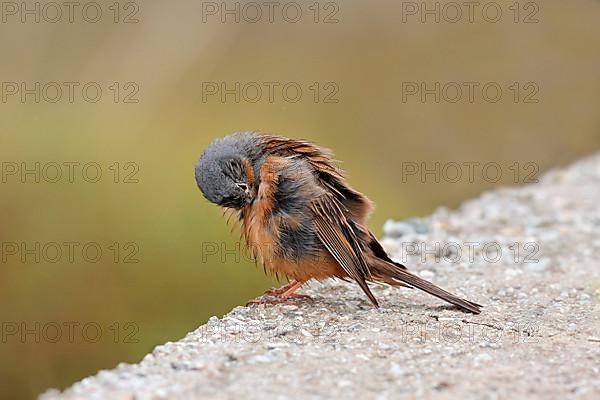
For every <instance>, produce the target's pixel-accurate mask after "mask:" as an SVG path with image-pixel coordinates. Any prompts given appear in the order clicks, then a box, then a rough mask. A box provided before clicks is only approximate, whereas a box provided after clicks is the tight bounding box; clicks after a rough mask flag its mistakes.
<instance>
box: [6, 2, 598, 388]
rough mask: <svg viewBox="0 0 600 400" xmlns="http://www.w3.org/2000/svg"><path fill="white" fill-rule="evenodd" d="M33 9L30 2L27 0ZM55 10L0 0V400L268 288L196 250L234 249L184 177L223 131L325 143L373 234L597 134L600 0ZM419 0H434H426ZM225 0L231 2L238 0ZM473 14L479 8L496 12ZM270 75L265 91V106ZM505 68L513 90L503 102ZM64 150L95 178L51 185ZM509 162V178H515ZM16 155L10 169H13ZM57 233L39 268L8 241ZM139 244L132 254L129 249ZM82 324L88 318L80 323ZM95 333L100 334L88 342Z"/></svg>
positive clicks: (104, 363) (577, 151)
mask: <svg viewBox="0 0 600 400" xmlns="http://www.w3.org/2000/svg"><path fill="white" fill-rule="evenodd" d="M35 3H36V2H29V1H28V2H25V3H23V4H25V5H26V6H28V7H30V8H31V9H34V10H35V7H36V6H35ZM47 3H48V2H41V3H38V4H39V7H41V8H40V22H39V23H38V22H35V21H34V17H32V16H28V17H27V15H26V17H27V18H26V20H25V22H22V21H21V14H19V13H17V14H16V16H15V14H13V10H12V9H11V8H8V9H5V8H6V7H5V6H4V5H3V14H2V22H0V50H1V52H0V54H1V61H0V77H1V81H2V83H3V87H2V90H3V92H2V95H3V98H2V102H1V103H0V138H1V139H0V140H1V142H0V161H1V162H2V167H3V172H4V175H3V177H2V178H3V179H2V181H1V183H0V191H1V193H2V195H1V196H0V224H1V227H2V228H1V229H0V242H1V243H2V245H3V247H2V251H3V253H2V254H0V255H1V256H2V257H3V258H2V259H1V261H0V322H1V323H2V332H1V333H2V335H1V336H2V340H1V341H0V393H2V394H3V395H4V396H5V398H10V399H18V398H31V397H34V396H36V395H37V394H39V393H40V392H42V391H43V390H44V389H46V388H49V387H58V388H65V387H67V386H68V385H70V384H72V383H73V382H75V381H77V380H79V379H81V378H83V377H85V376H87V375H90V374H94V373H95V372H96V371H98V370H99V369H103V368H112V367H114V366H115V365H116V364H118V363H119V362H120V361H126V362H137V361H139V360H140V359H141V358H142V357H143V355H144V354H145V353H147V352H150V351H151V350H152V349H153V348H154V346H156V345H157V344H160V343H163V342H165V341H169V340H176V339H178V338H181V337H182V336H184V335H185V333H186V332H188V331H190V330H193V329H195V328H196V327H197V326H199V325H200V324H202V323H203V322H205V321H206V320H207V319H208V318H209V317H210V316H212V315H222V314H223V313H225V312H227V311H228V310H230V309H231V308H232V307H234V306H236V305H241V304H244V303H245V302H246V301H247V300H248V299H250V298H252V297H254V296H256V295H258V294H260V293H261V292H262V291H263V290H265V289H266V288H268V287H270V286H273V285H274V284H276V282H273V281H271V280H270V279H269V278H267V277H265V276H263V272H262V268H259V269H256V268H254V264H253V263H251V262H249V261H247V260H244V259H243V258H240V259H238V258H237V257H236V256H235V255H234V254H225V255H224V256H223V257H221V254H217V255H208V254H207V252H206V245H207V244H210V243H216V244H217V245H220V246H227V247H226V248H227V249H234V248H235V243H236V241H237V234H233V235H230V234H229V228H228V227H227V226H226V224H225V221H224V219H223V218H222V216H221V212H220V210H219V209H218V208H217V207H215V206H214V205H211V204H209V203H208V202H207V201H205V200H204V199H203V198H202V196H201V194H200V192H199V191H198V189H197V188H196V185H195V182H194V178H193V167H194V163H195V161H196V159H197V158H198V156H199V154H200V153H201V151H202V149H203V148H204V146H205V145H206V144H207V143H209V142H210V141H211V140H213V139H214V138H216V137H219V136H223V135H225V134H227V133H230V132H233V131H239V130H254V129H258V130H262V131H265V132H275V133H280V134H283V135H287V136H292V137H302V138H306V139H310V140H313V141H316V142H317V143H319V144H321V145H323V146H326V147H329V148H332V149H333V150H334V151H335V154H336V157H337V158H338V159H339V160H343V163H342V167H343V168H344V169H345V170H346V171H347V172H348V173H349V181H350V183H351V184H352V185H353V186H354V187H355V188H357V189H358V190H360V191H363V192H365V193H366V194H368V195H369V197H370V198H371V199H372V200H374V201H375V202H376V204H377V211H376V212H375V214H374V215H373V217H372V222H371V226H372V228H373V230H374V232H375V233H376V234H378V235H380V234H381V226H382V224H383V222H385V220H386V219H388V218H396V219H401V218H407V217H411V216H415V215H426V214H429V213H431V212H432V211H433V210H434V209H435V208H436V207H438V206H441V205H444V206H448V207H455V206H457V205H458V204H460V202H461V201H463V200H464V199H467V198H470V197H473V196H475V195H477V194H478V193H480V192H482V191H484V190H488V189H491V188H493V187H498V186H502V185H514V184H515V183H517V184H519V183H522V181H523V180H524V175H526V173H528V172H530V171H531V169H527V170H525V167H524V166H525V164H526V163H535V165H536V166H539V172H540V173H541V172H543V171H544V170H546V169H548V168H549V167H552V166H557V165H564V164H566V163H568V162H570V161H572V160H575V159H577V158H578V157H581V156H582V155H585V154H589V153H591V152H594V151H596V149H598V147H599V145H600V116H599V113H598V110H599V108H600V74H599V71H600V52H598V43H599V39H600V25H599V24H598V18H599V15H600V2H598V1H592V0H588V1H584V0H581V1H570V2H566V1H561V0H548V1H544V2H539V3H534V2H529V3H528V2H520V3H517V4H518V9H519V10H520V14H519V15H518V16H517V15H516V14H515V11H514V0H511V1H506V2H505V1H499V2H496V4H498V5H500V7H501V9H502V11H503V15H502V18H501V19H500V20H499V21H498V22H496V23H492V22H489V21H487V20H486V19H485V18H483V16H482V7H479V8H478V9H476V10H475V13H474V21H473V22H470V21H469V20H468V16H467V15H463V17H462V18H460V19H459V20H458V21H457V22H454V23H452V22H449V21H448V20H450V19H453V18H454V17H455V14H454V11H453V10H450V9H443V8H440V21H439V23H437V22H435V15H433V16H431V15H430V16H428V17H427V18H426V19H425V22H423V21H422V17H421V15H420V14H417V15H416V16H415V15H409V14H406V13H405V14H403V7H405V11H407V10H408V9H406V7H407V5H406V3H407V2H399V1H377V2H366V1H358V0H345V1H344V2H325V1H323V2H317V3H316V6H315V4H314V2H306V3H305V2H298V3H295V4H296V5H299V6H300V8H301V10H302V12H303V14H302V17H301V18H300V20H299V21H298V22H296V23H292V22H289V21H288V20H292V19H293V18H295V17H294V13H293V11H294V10H292V9H288V10H287V12H289V13H288V14H285V15H283V14H282V8H283V6H284V5H285V4H286V3H287V2H282V3H279V4H280V5H281V7H279V8H276V9H275V12H274V15H273V22H270V21H269V16H268V15H266V11H267V8H263V13H264V14H263V16H262V18H261V19H260V20H259V21H258V22H256V23H254V22H251V20H253V19H254V17H255V12H254V10H253V9H251V8H245V14H244V8H242V7H243V6H244V5H245V4H246V3H244V2H242V3H239V4H240V5H239V6H238V7H240V13H239V17H240V22H239V23H237V22H236V21H235V15H234V16H229V17H228V18H227V20H226V21H225V23H223V22H222V21H221V19H222V17H221V16H220V15H219V14H217V15H212V14H210V15H209V13H206V11H212V10H213V8H210V7H213V6H214V7H217V8H218V7H224V6H223V5H222V3H221V2H216V3H211V2H204V3H203V2H200V1H178V2H170V1H158V0H155V1H137V2H129V3H128V2H121V3H117V4H118V6H117V9H118V10H119V13H118V15H117V14H115V12H116V11H115V8H114V7H115V6H114V4H113V3H114V1H109V2H98V3H97V4H100V5H101V7H102V10H103V15H102V18H101V19H100V20H99V21H98V22H96V23H91V22H88V21H85V20H84V19H83V17H82V9H83V6H84V5H85V4H86V3H85V2H83V3H80V5H81V7H79V8H76V9H75V12H74V21H73V22H69V21H68V15H63V18H62V20H60V21H58V22H49V21H46V19H52V18H54V16H55V13H54V11H53V10H52V9H49V8H46V9H44V8H43V7H44V5H45V4H47ZM403 3H404V4H403ZM425 3H426V5H427V7H429V8H430V9H434V7H435V2H432V1H429V2H425ZM3 4H4V3H3ZM14 4H16V5H17V6H18V7H25V6H23V5H19V4H21V3H14ZM59 4H60V3H59ZM254 4H259V5H260V4H262V3H261V2H258V3H254ZM411 4H412V5H416V6H417V7H422V6H421V2H416V3H411ZM444 4H445V3H444V2H442V3H438V7H442V6H443V5H444ZM484 4H486V3H485V2H482V3H481V5H484ZM531 4H534V5H533V6H531ZM227 5H228V7H229V8H230V9H235V8H234V7H235V2H227ZM110 7H113V8H112V9H111V8H110ZM207 7H209V8H207ZM311 7H312V8H311ZM510 7H513V9H511V8H510ZM203 8H204V11H205V13H204V15H203ZM44 10H45V11H44ZM316 10H319V15H318V18H317V21H315V16H316V15H315V12H316ZM21 11H22V10H19V11H17V12H21ZM87 11H88V12H89V14H88V15H87V16H88V17H89V15H92V16H93V15H94V13H93V10H87ZM463 11H464V12H466V11H467V9H463ZM487 11H488V12H489V14H486V17H489V16H490V15H491V16H492V17H493V15H494V14H493V12H492V11H494V10H487ZM44 12H45V13H46V14H43V13H44ZM63 12H65V13H66V9H63ZM444 13H445V14H444ZM284 16H285V17H286V18H287V19H288V20H286V18H284ZM115 17H117V18H116V19H117V21H118V22H115ZM203 17H204V18H203ZM515 17H516V18H517V22H515ZM127 18H128V21H129V22H132V21H133V20H134V19H137V21H138V22H136V23H125V22H124V20H125V19H127ZM325 19H327V20H328V21H329V22H330V23H325V22H324V20H325ZM488 19H489V18H488ZM335 20H337V22H335ZM526 20H527V21H529V22H531V20H537V22H534V23H525V21H526ZM331 22H332V23H331ZM23 82H25V83H26V85H27V87H28V88H30V89H31V88H35V82H40V84H41V87H46V93H42V89H40V91H39V94H40V96H41V98H40V101H39V102H36V101H35V94H29V95H25V99H24V101H22V99H21V95H22V93H20V92H19V93H17V94H11V93H12V92H11V91H13V90H14V88H15V87H14V85H13V84H11V83H16V84H17V85H20V84H21V83H23ZM48 82H57V84H59V85H62V86H63V89H64V88H65V86H64V82H78V83H79V86H78V87H77V88H76V89H75V90H74V100H73V102H70V101H69V100H68V96H67V94H68V91H67V90H66V89H64V91H63V94H62V98H60V99H59V101H57V102H55V103H52V102H50V101H48V100H49V99H51V98H54V95H53V94H54V92H52V90H53V86H52V85H50V86H48V85H47V83H48ZM89 82H96V83H97V86H99V87H101V89H102V97H101V98H100V100H99V101H98V102H95V103H93V102H90V101H86V100H85V99H84V98H83V96H82V90H81V88H82V87H83V86H84V85H85V84H86V83H89ZM115 82H117V86H113V85H114V83H115ZM221 82H225V83H226V85H227V87H228V88H234V87H235V84H236V82H239V83H240V85H241V87H243V85H245V84H247V83H249V82H255V83H257V84H258V85H259V86H262V88H263V89H264V90H263V93H262V97H260V98H259V99H258V101H254V100H253V99H255V98H256V93H255V92H252V91H251V90H252V88H253V87H255V86H253V85H250V86H246V89H247V90H248V91H247V92H246V93H240V100H239V102H236V101H235V98H234V97H235V96H234V95H232V94H230V95H227V96H226V97H225V101H222V99H221V96H220V95H221V93H218V94H216V95H211V94H210V93H207V92H206V89H207V88H213V85H214V84H213V83H216V84H217V86H218V85H220V84H221ZM264 82H278V83H279V86H277V87H276V88H275V91H274V98H273V101H272V102H271V101H269V98H268V91H267V89H265V88H266V87H265V86H264ZM403 82H417V83H420V82H426V83H427V85H428V87H429V88H431V87H434V85H435V82H441V84H442V85H444V83H447V82H458V83H460V82H479V83H481V86H482V85H483V84H485V83H487V82H496V83H497V84H498V85H499V86H500V87H501V88H502V89H503V96H502V98H501V99H500V100H499V101H498V102H495V103H492V102H489V101H486V100H485V99H483V98H482V96H481V90H480V89H476V91H475V94H476V96H475V99H474V101H473V102H470V101H468V99H466V93H463V98H461V100H460V101H457V102H455V103H452V102H450V101H447V97H448V96H450V97H453V93H452V94H448V96H447V97H446V98H444V97H443V96H442V98H441V100H440V101H439V102H436V101H435V100H434V98H433V96H432V95H430V96H428V97H426V98H425V100H426V101H424V102H423V101H421V99H420V96H419V95H416V96H409V97H408V98H407V99H406V101H403V98H402V97H403V96H402V94H403ZM515 82H517V83H518V86H519V88H520V90H521V92H520V93H519V96H518V98H517V101H516V102H515V101H514V98H513V97H514V92H513V91H512V90H511V89H510V87H511V85H513V84H514V83H515ZM528 82H533V83H534V85H535V86H534V87H535V88H537V89H539V91H537V93H536V94H535V96H534V97H533V98H534V99H535V100H537V102H535V103H527V102H525V101H524V100H525V98H526V95H527V94H528V93H530V92H531V91H532V90H529V89H528V88H525V84H526V83H528ZM290 83H292V86H294V85H295V86H296V87H298V86H299V87H300V88H301V89H302V97H301V98H300V99H299V100H298V101H297V102H292V101H290V100H289V98H287V99H286V98H285V97H284V95H283V94H282V92H281V88H282V87H283V85H285V84H290ZM315 83H316V84H317V86H314V84H315ZM328 83H329V86H327V85H328ZM44 85H46V86H44ZM93 86H94V85H92V89H93ZM481 86H480V87H481ZM117 87H118V88H119V91H118V94H117V93H116V92H117V90H116V88H117ZM316 88H319V95H318V97H317V98H316V99H315V90H316ZM20 89H21V88H20V86H19V90H20ZM34 91H35V90H34ZM333 92H335V93H334V94H332V93H333ZM90 93H91V95H90V96H94V94H93V92H89V93H88V94H90ZM289 93H292V92H289ZM289 93H288V94H289ZM292 95H293V93H292ZM292 95H290V96H292ZM328 95H331V97H327V96H328ZM115 96H117V97H116V100H117V101H115ZM127 96H129V97H127ZM288 97H289V96H288ZM126 99H128V100H137V102H125V100H126ZM326 99H328V100H335V102H326V101H325V100H326ZM65 162H77V163H80V166H82V165H84V164H86V163H97V164H98V165H99V167H100V169H101V172H102V178H101V179H100V180H99V181H98V182H96V183H90V182H87V181H86V180H85V179H83V178H82V172H81V167H76V168H75V169H74V172H75V173H74V176H73V182H69V180H68V179H67V178H66V177H64V176H63V178H62V179H60V180H59V181H58V182H57V183H51V182H49V181H48V179H45V178H44V177H46V178H48V176H51V177H53V176H54V173H51V172H52V171H51V170H50V166H51V165H54V164H49V163H58V164H63V163H65ZM407 162H410V163H417V164H418V165H420V164H421V163H425V165H427V167H428V168H432V167H433V166H434V165H435V163H436V162H439V163H441V165H446V164H445V163H450V162H455V163H459V164H461V163H464V162H480V163H482V164H483V163H486V162H495V163H497V164H498V165H500V166H501V170H502V173H503V174H502V178H501V179H500V180H499V181H498V182H496V183H492V182H490V181H489V179H483V178H482V176H481V174H480V173H479V174H476V175H475V179H474V180H473V182H470V181H469V179H466V177H465V176H463V177H462V179H459V180H458V182H455V183H452V182H448V181H444V180H443V179H442V180H441V181H440V182H435V181H434V178H433V177H431V176H429V177H428V178H427V179H426V180H425V181H423V180H422V179H420V178H419V177H418V176H412V177H407V178H406V179H403V178H402V168H403V166H404V167H405V166H406V164H403V163H407ZM22 163H25V166H26V167H28V168H33V167H34V166H35V163H40V164H39V165H40V170H41V169H42V168H43V167H47V169H46V170H45V173H46V175H44V171H41V174H42V176H41V179H40V182H39V183H38V182H35V176H34V175H25V177H24V178H23V177H22V176H21V173H22V167H23V164H22ZM115 163H118V165H116V166H115ZM128 163H130V164H128ZM514 163H519V167H518V168H519V169H520V171H521V172H522V174H521V175H520V178H519V179H516V180H515V177H514V175H513V172H514V170H511V169H510V168H511V166H513V165H514ZM15 165H16V166H17V167H18V168H19V170H18V172H16V173H15V175H11V174H10V171H11V168H12V167H14V166H15ZM115 171H119V175H118V176H115ZM465 171H466V170H465ZM62 172H63V174H65V173H66V172H67V168H64V169H63V171H62ZM93 172H94V171H90V170H88V173H89V174H88V175H86V177H88V178H89V176H90V175H91V176H92V177H93V176H94V175H95V174H94V173H93ZM115 180H116V181H117V183H115ZM136 181H137V182H136ZM64 242H77V243H80V245H79V246H78V247H76V248H75V253H74V261H73V262H70V260H69V259H68V257H67V256H66V255H65V254H63V256H62V257H60V258H59V259H58V261H57V262H55V263H53V262H47V261H48V258H52V255H49V254H45V255H44V254H41V259H40V262H36V260H35V254H34V255H31V254H29V255H28V254H27V253H25V254H24V256H25V260H24V261H23V260H21V255H22V254H21V253H20V252H22V251H23V250H27V248H34V246H35V243H40V246H41V247H42V248H43V247H44V246H45V245H47V244H48V243H59V244H61V243H64ZM89 242H91V243H97V244H98V246H100V248H101V249H102V251H103V255H102V257H101V259H100V261H98V262H95V263H94V262H88V261H86V260H85V259H84V258H83V256H82V255H81V248H82V246H83V244H85V243H89ZM113 243H118V247H119V249H120V252H119V253H118V254H116V253H115V248H114V247H111V246H113ZM12 244H16V246H18V249H19V251H20V252H19V253H18V254H16V255H12V250H14V249H13V248H12V247H11V245H12ZM128 244H129V245H128ZM125 246H129V247H127V248H126V247H125ZM132 246H133V247H132ZM203 246H204V247H203ZM62 248H63V250H65V249H66V248H65V247H64V246H63V247H62ZM203 248H204V251H203ZM48 251H50V250H49V248H48ZM132 251H135V252H136V254H135V255H134V256H133V259H135V260H138V262H137V263H126V262H124V261H125V256H126V255H127V254H129V253H130V252H132ZM41 252H42V251H41V250H40V252H39V253H38V254H40V253H41ZM34 253H35V248H34ZM115 257H116V259H115ZM36 323H37V324H39V326H38V325H36ZM127 323H131V324H130V325H126V324H127ZM54 324H57V325H58V326H59V327H60V329H61V333H62V337H60V338H59V339H58V340H51V339H53V338H55V337H56V332H55V330H53V329H55V327H56V325H54ZM65 324H67V325H65ZM68 324H70V326H73V337H72V338H70V337H69V335H68V334H69V329H68V326H69V325H68ZM86 324H87V325H86ZM90 324H91V325H90ZM84 326H88V327H90V326H91V328H90V329H89V330H88V331H87V332H86V333H84V332H83V331H82V329H83V327H84ZM96 327H100V329H102V333H101V335H100V336H99V338H98V340H97V342H95V343H93V341H95V340H91V338H95V337H96V336H98V335H97V332H96ZM15 329H17V332H16V333H15V332H14V330H15ZM25 330H29V333H27V332H26V331H25ZM36 332H37V333H36ZM117 333H118V335H117ZM36 335H38V336H39V338H36ZM86 338H87V339H86ZM38 339H39V340H38ZM71 339H72V340H71ZM53 341H55V343H52V342H53Z"/></svg>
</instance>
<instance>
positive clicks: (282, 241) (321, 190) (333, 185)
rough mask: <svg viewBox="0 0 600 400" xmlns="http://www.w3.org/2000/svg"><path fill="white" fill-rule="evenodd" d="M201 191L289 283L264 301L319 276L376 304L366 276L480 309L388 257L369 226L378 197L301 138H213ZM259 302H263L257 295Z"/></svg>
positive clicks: (201, 168)
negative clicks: (372, 196) (355, 186)
mask: <svg viewBox="0 0 600 400" xmlns="http://www.w3.org/2000/svg"><path fill="white" fill-rule="evenodd" d="M195 179H196V183H197V186H198V188H199V189H200V191H201V192H202V194H203V196H204V197H205V198H206V199H207V200H208V201H209V202H212V203H214V204H216V205H218V206H220V207H222V208H223V211H224V213H225V214H227V215H228V216H229V218H230V219H231V218H233V219H234V221H235V225H236V226H239V227H240V237H241V238H243V240H244V241H245V242H246V246H247V248H248V249H249V250H250V253H251V254H252V256H253V258H254V259H255V260H256V261H257V262H260V263H261V264H262V265H263V267H264V269H265V272H267V273H271V274H274V275H277V276H279V275H283V276H285V277H286V278H287V279H288V283H287V284H286V285H284V286H283V287H281V288H279V289H271V290H270V291H267V292H265V294H267V295H268V296H267V298H270V299H271V300H265V301H264V302H265V303H277V302H285V301H287V300H289V299H293V298H295V297H307V296H303V295H299V294H297V293H296V290H297V289H298V288H300V287H301V286H302V285H304V284H305V283H306V282H308V281H310V280H312V279H314V280H317V281H323V280H325V279H328V278H337V279H341V280H344V281H350V282H355V283H356V284H358V286H359V287H360V289H362V291H363V292H364V294H365V295H366V297H367V298H368V299H369V300H370V302H371V303H372V304H373V306H375V307H379V303H378V301H377V299H376V298H375V296H374V295H373V293H372V292H371V289H370V288H369V286H368V283H383V284H387V285H390V286H393V287H408V288H416V289H420V290H422V291H425V292H427V293H429V294H431V295H433V296H436V297H438V298H440V299H442V300H445V301H446V302H448V303H450V304H453V305H454V306H456V307H458V308H459V309H460V310H462V311H464V312H470V313H473V314H479V313H480V312H481V308H482V306H481V305H479V304H477V303H474V302H471V301H468V300H465V299H462V298H460V297H458V296H456V295H454V294H452V293H450V292H448V291H446V290H444V289H442V288H440V287H438V286H436V285H435V284H433V283H431V282H429V281H427V280H425V279H422V278H420V277H419V276H417V275H415V274H413V273H411V272H409V271H408V269H407V268H406V266H404V265H403V264H401V263H399V262H396V261H394V260H392V259H391V258H390V256H389V255H388V254H387V253H386V251H385V250H384V248H383V246H382V245H381V244H380V243H379V241H378V240H377V239H376V237H375V235H374V234H373V233H372V232H371V231H370V230H369V228H368V227H367V220H368V217H369V215H370V213H371V212H372V210H373V207H374V205H373V203H372V202H371V200H370V199H369V198H368V197H367V196H365V195H364V194H362V193H360V192H358V191H357V190H354V189H353V188H352V187H350V186H349V184H348V183H347V181H346V177H345V172H344V171H342V170H341V169H340V168H339V167H338V166H337V162H336V161H335V160H334V159H333V153H332V152H331V151H330V150H329V149H326V148H324V147H320V146H318V145H316V144H314V143H312V142H310V141H307V140H304V139H292V138H288V137H284V136H280V135H275V134H267V133H262V132H257V131H248V132H236V133H232V134H229V135H227V136H225V137H222V138H219V139H216V140H214V141H213V142H211V143H210V144H209V145H208V146H207V147H206V148H205V149H204V151H203V152H202V154H201V156H200V158H199V160H198V161H197V163H196V165H195ZM259 303H260V302H259Z"/></svg>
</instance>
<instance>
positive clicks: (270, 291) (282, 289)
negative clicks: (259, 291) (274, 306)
mask: <svg viewBox="0 0 600 400" xmlns="http://www.w3.org/2000/svg"><path fill="white" fill-rule="evenodd" d="M297 284H298V281H296V280H293V281H290V283H287V284H285V285H283V286H282V287H280V288H274V287H272V288H271V289H268V290H266V291H265V293H264V294H265V295H267V296H280V295H282V294H284V293H285V292H287V291H288V290H290V289H292V288H294V287H296V285H297Z"/></svg>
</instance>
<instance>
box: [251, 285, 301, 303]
mask: <svg viewBox="0 0 600 400" xmlns="http://www.w3.org/2000/svg"><path fill="white" fill-rule="evenodd" d="M302 285H304V282H299V281H296V280H293V281H291V282H290V283H288V284H287V285H284V286H282V287H280V288H279V289H271V290H267V291H266V292H265V294H264V295H263V296H261V297H259V298H256V299H253V300H250V301H249V302H248V303H247V304H246V305H247V306H250V305H253V304H256V305H258V304H281V303H289V304H293V302H290V300H292V299H294V300H301V299H305V300H309V301H312V299H311V298H310V296H306V295H303V294H297V293H294V292H295V291H296V290H298V288H299V287H300V286H302Z"/></svg>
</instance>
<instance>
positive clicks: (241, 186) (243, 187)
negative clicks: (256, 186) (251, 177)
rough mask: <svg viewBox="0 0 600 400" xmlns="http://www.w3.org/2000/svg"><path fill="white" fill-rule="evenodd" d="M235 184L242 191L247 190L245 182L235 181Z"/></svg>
mask: <svg viewBox="0 0 600 400" xmlns="http://www.w3.org/2000/svg"><path fill="white" fill-rule="evenodd" d="M236 185H237V187H239V188H240V189H242V190H244V191H246V190H248V185H246V184H245V183H236Z"/></svg>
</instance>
